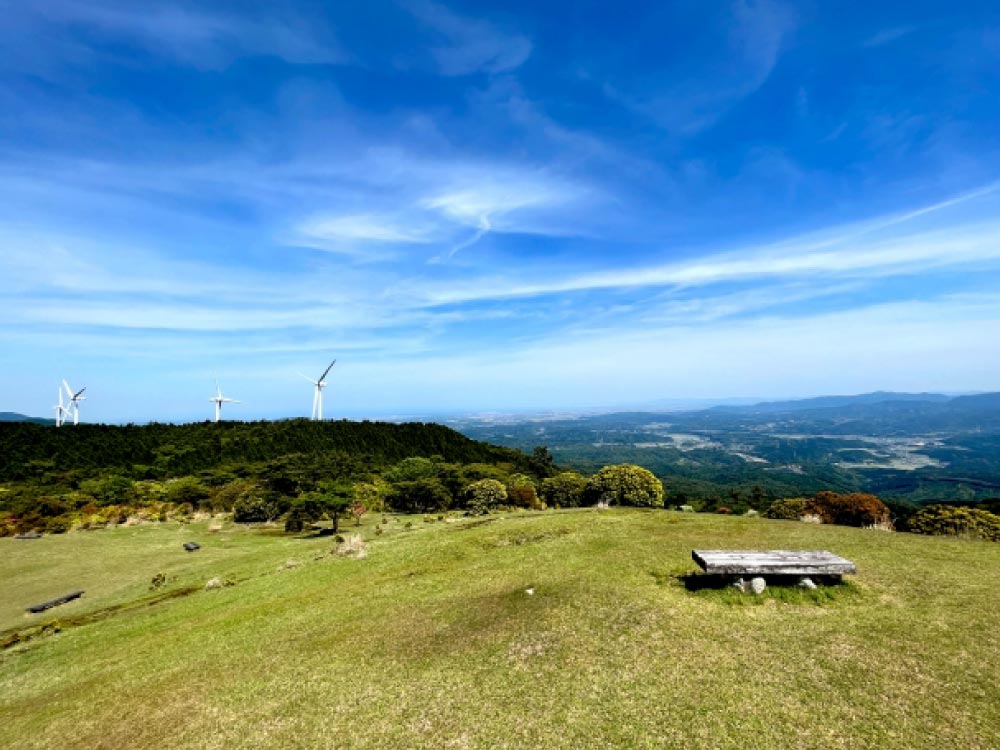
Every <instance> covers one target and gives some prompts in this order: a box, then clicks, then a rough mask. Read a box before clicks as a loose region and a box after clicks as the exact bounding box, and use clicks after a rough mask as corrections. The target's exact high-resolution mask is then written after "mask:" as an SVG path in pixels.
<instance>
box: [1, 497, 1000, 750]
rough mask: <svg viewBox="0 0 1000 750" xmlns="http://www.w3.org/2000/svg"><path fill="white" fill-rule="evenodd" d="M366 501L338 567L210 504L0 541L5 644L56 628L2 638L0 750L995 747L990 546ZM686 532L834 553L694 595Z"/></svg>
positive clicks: (694, 541) (735, 544)
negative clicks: (401, 507)
mask: <svg viewBox="0 0 1000 750" xmlns="http://www.w3.org/2000/svg"><path fill="white" fill-rule="evenodd" d="M380 520H381V519H380V518H370V517H366V522H365V525H364V526H362V527H361V529H360V531H361V533H362V534H363V535H364V536H365V537H367V538H368V540H369V545H368V552H369V554H368V557H367V558H365V559H360V560H359V559H347V558H342V557H337V556H331V555H329V554H328V553H329V550H330V548H331V545H332V542H331V541H330V539H329V538H295V537H290V536H287V535H280V534H274V533H273V532H269V531H267V530H264V529H257V530H255V529H250V528H246V527H240V526H237V525H234V524H232V523H229V522H227V523H226V524H225V525H224V526H223V528H222V529H221V530H218V531H215V532H214V533H213V532H210V531H209V529H208V525H207V523H201V524H199V523H194V524H190V525H180V524H174V523H166V524H157V525H146V526H137V527H119V528H116V529H111V530H106V531H99V532H93V533H74V534H68V535H62V536H51V537H49V536H47V537H45V538H43V539H40V540H34V541H20V540H13V539H0V602H2V608H0V631H4V633H5V638H6V639H8V640H10V639H11V635H12V634H13V633H15V632H20V633H21V634H22V635H23V636H24V637H26V638H27V636H30V635H32V633H35V632H37V631H38V629H39V628H38V625H40V624H43V623H46V622H52V621H58V622H59V623H61V625H60V628H61V629H60V631H59V632H49V633H48V634H43V635H36V636H35V637H33V638H27V639H26V640H24V641H22V642H21V643H18V644H16V645H14V646H12V647H9V648H7V649H5V650H3V651H2V652H0V746H2V747H10V748H15V747H16V748H50V747H52V748H54V747H59V748H87V749H88V750H92V749H94V748H121V747H129V748H163V747H171V748H222V747H241V748H274V749H278V748H313V747H324V748H327V747H330V748H333V747H338V748H339V747H342V748H366V747H371V748H375V747H378V748H413V747H434V748H448V747H454V748H500V747H509V748H526V747H531V748H574V749H575V750H579V749H580V748H604V747H629V748H632V747H637V748H664V747H678V748H679V747H685V748H689V747H712V748H817V749H818V748H824V749H825V748H830V747H845V748H846V747H850V748H900V749H903V748H906V749H907V750H911V749H913V748H927V749H928V750H931V749H933V750H941V749H942V748H962V749H963V750H969V749H975V748H982V749H984V750H985V749H986V748H995V747H998V746H1000V666H998V664H1000V628H998V627H997V625H998V615H997V612H996V601H997V598H996V592H997V591H998V590H1000V545H997V544H989V543H981V542H969V541H962V540H956V539H947V538H936V537H918V536H912V535H909V534H888V533H882V532H876V531H864V530H858V529H851V528H844V527H836V526H825V525H824V526H816V525H811V524H801V523H796V522H784V521H766V520H763V519H759V518H732V517H724V516H714V515H692V514H679V513H671V512H668V511H641V510H626V509H622V510H611V511H596V510H592V509H585V510H584V509H581V510H571V511H559V512H546V513H515V514H508V515H506V516H505V517H502V518H500V517H486V518H482V519H470V518H460V519H453V520H454V522H453V523H446V522H442V521H435V522H433V523H424V522H421V521H420V519H419V517H398V518H395V519H393V520H390V521H389V523H388V524H387V525H386V526H387V529H388V530H387V531H386V532H385V533H384V534H383V535H381V536H379V537H377V538H376V537H375V536H374V524H375V523H376V522H377V521H380ZM410 521H413V522H414V523H413V526H412V528H409V529H407V528H406V527H405V524H406V523H407V522H410ZM347 530H350V527H347ZM187 540H194V541H198V542H200V543H201V544H202V545H203V548H202V549H201V550H200V551H198V552H195V553H192V554H187V553H185V552H184V551H183V550H182V549H181V543H182V542H183V541H187ZM698 547H729V548H776V547H787V548H818V549H829V550H832V551H834V552H836V553H838V554H841V555H843V556H846V557H848V558H850V559H852V560H854V561H855V562H856V563H857V564H858V569H859V573H858V575H857V576H855V577H853V582H852V583H851V584H850V585H848V586H845V587H840V588H835V589H820V590H819V591H817V592H806V591H802V590H790V591H780V590H776V589H773V588H772V589H769V590H768V592H767V593H766V594H765V596H764V597H762V598H761V599H755V598H753V597H752V596H749V595H746V596H744V595H739V594H737V593H736V592H733V591H697V592H693V591H689V590H687V589H686V588H684V586H683V585H682V584H681V583H680V581H679V579H678V575H680V574H683V573H684V572H686V571H689V570H691V569H692V568H693V564H692V563H691V561H690V551H691V549H692V548H698ZM289 560H295V561H298V562H299V563H301V564H300V565H299V566H297V567H286V562H287V561H289ZM157 573H164V574H165V575H166V576H167V583H166V585H165V586H164V587H163V589H161V590H159V591H157V592H150V591H149V582H150V579H151V578H152V576H154V575H155V574H157ZM216 576H218V577H222V578H225V579H229V580H231V581H233V582H234V583H235V585H233V586H231V587H226V588H223V589H219V590H214V591H205V590H203V584H204V582H205V581H206V580H208V579H209V578H211V577H216ZM529 587H532V588H533V589H534V592H535V593H534V595H528V594H527V593H526V589H528V588H529ZM74 588H84V589H86V590H87V594H86V596H85V597H84V598H83V599H81V600H78V601H76V602H72V603H70V604H67V605H64V606H63V607H60V608H58V609H55V610H51V611H50V612H48V613H45V614H42V615H25V614H24V613H23V610H22V608H23V607H24V606H26V605H28V604H33V603H36V602H37V601H41V600H44V599H47V598H49V597H52V596H56V595H59V594H61V593H65V592H66V591H69V590H72V589H74ZM171 594H177V595H176V596H171ZM51 630H54V628H50V631H51Z"/></svg>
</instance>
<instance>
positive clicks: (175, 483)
mask: <svg viewBox="0 0 1000 750" xmlns="http://www.w3.org/2000/svg"><path fill="white" fill-rule="evenodd" d="M211 495H212V493H211V491H210V490H209V488H208V487H206V486H205V485H204V484H202V483H201V481H200V480H198V479H197V478H195V477H181V478H180V479H173V480H170V481H168V482H167V483H166V492H165V494H164V499H165V500H166V501H167V502H168V503H174V504H175V505H185V504H188V505H190V506H191V507H192V508H197V507H199V506H200V505H202V504H203V503H204V502H205V501H206V500H208V499H209V497H211Z"/></svg>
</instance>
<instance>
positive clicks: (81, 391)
mask: <svg viewBox="0 0 1000 750" xmlns="http://www.w3.org/2000/svg"><path fill="white" fill-rule="evenodd" d="M85 390H87V386H83V388H81V389H80V390H78V391H77V392H76V395H75V396H73V398H80V394H81V393H83V392H84V391H85Z"/></svg>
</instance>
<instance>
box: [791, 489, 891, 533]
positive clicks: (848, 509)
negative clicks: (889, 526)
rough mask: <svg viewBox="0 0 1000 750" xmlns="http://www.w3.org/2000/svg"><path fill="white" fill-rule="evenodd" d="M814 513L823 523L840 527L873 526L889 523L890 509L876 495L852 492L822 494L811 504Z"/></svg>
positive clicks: (818, 494)
mask: <svg viewBox="0 0 1000 750" xmlns="http://www.w3.org/2000/svg"><path fill="white" fill-rule="evenodd" d="M810 506H811V507H810V508H809V510H811V511H812V512H813V513H816V514H817V515H818V516H819V517H820V518H822V519H823V523H835V524H838V525H839V526H872V525H876V524H885V523H887V522H888V521H889V508H887V507H886V505H885V503H883V502H882V501H881V500H879V499H878V498H877V497H875V495H868V494H865V493H861V492H852V493H851V494H849V495H841V494H838V493H836V492H820V493H817V495H816V497H815V498H813V500H812V501H811V503H810Z"/></svg>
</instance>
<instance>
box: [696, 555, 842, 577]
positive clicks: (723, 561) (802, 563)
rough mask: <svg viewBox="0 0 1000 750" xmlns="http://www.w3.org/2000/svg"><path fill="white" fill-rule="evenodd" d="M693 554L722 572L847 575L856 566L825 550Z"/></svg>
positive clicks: (707, 567)
mask: <svg viewBox="0 0 1000 750" xmlns="http://www.w3.org/2000/svg"><path fill="white" fill-rule="evenodd" d="M691 557H692V558H694V561H695V562H696V563H698V565H700V566H701V567H702V568H703V569H704V570H705V572H706V573H716V574H723V575H768V574H770V575H797V576H809V575H836V576H839V575H844V574H847V573H856V572H857V566H856V565H855V564H854V563H852V562H851V561H850V560H845V559H844V558H843V557H839V556H837V555H835V554H833V553H832V552H827V551H826V550H787V549H772V550H734V549H696V550H693V551H692V552H691Z"/></svg>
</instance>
